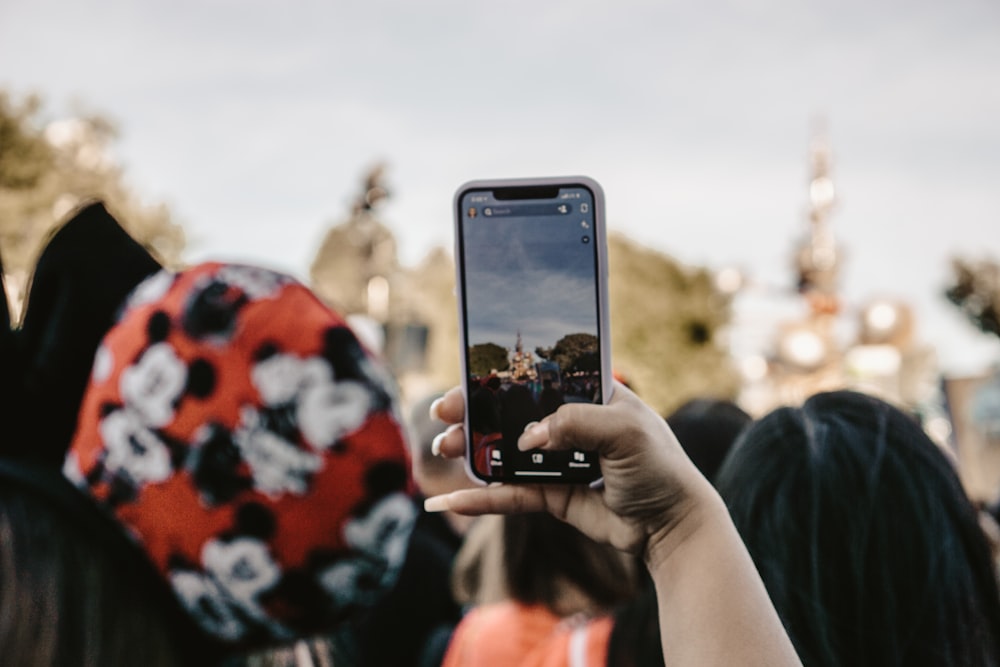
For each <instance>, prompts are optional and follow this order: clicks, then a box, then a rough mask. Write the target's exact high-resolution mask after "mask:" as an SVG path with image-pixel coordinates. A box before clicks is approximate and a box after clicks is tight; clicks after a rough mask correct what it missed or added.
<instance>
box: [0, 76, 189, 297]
mask: <svg viewBox="0 0 1000 667" xmlns="http://www.w3.org/2000/svg"><path fill="white" fill-rule="evenodd" d="M116 138H117V130H116V128H115V126H114V124H113V123H112V122H111V121H110V120H108V119H107V118H105V117H104V116H102V115H100V114H95V113H87V112H80V113H77V114H75V115H74V116H73V117H70V118H67V119H63V120H56V121H47V120H46V118H45V114H44V108H43V104H42V101H41V99H40V98H38V97H37V96H29V97H27V98H25V99H24V100H21V101H19V102H18V101H14V100H13V98H12V97H11V96H10V95H8V94H6V93H4V92H2V91H0V252H2V257H3V265H4V270H5V272H6V273H7V278H8V280H9V281H10V282H9V285H8V290H9V291H11V292H13V294H12V296H13V297H14V298H13V300H14V302H15V303H14V306H15V309H16V308H17V307H18V302H19V301H20V298H22V297H23V293H21V294H19V293H18V292H19V291H23V288H24V285H25V284H26V283H27V281H28V276H29V275H30V273H31V270H32V268H33V266H34V262H35V259H36V257H37V255H38V253H39V251H40V250H41V248H42V246H43V244H44V243H45V242H46V240H47V239H48V237H49V235H50V234H51V233H52V231H53V230H54V229H55V228H56V227H58V226H59V225H61V224H62V223H63V222H64V221H65V220H66V219H67V218H68V216H69V215H70V214H71V213H72V211H73V210H75V209H76V208H77V207H78V206H79V205H81V204H84V203H87V202H88V201H91V200H94V199H100V200H103V201H104V202H105V204H106V205H107V207H108V209H109V210H110V211H111V212H112V214H114V215H115V217H116V218H118V220H119V222H120V223H121V224H122V226H123V227H125V229H127V230H128V232H129V233H130V234H131V235H132V236H133V237H134V238H135V239H136V240H137V241H139V243H141V244H143V245H144V246H145V247H146V248H147V249H149V250H150V252H152V253H153V255H154V256H155V257H156V258H157V259H158V260H159V261H161V262H162V263H164V264H165V265H168V266H175V265H177V264H179V263H180V255H181V253H182V251H183V250H184V246H185V242H186V241H185V236H184V231H183V229H182V228H181V227H180V225H178V224H177V223H175V222H174V221H173V217H172V216H171V214H170V211H169V210H168V208H167V207H166V205H164V204H158V203H154V204H145V203H143V202H142V201H140V199H139V197H138V196H137V195H136V194H135V193H134V192H133V191H132V190H131V189H130V188H129V186H128V185H127V184H126V182H125V177H124V171H123V169H122V168H121V167H120V166H119V165H118V164H117V163H116V162H115V161H114V160H113V159H112V157H111V153H110V147H111V145H112V143H113V142H114V140H115V139H116Z"/></svg>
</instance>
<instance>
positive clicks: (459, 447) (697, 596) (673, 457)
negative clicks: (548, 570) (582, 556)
mask: <svg viewBox="0 0 1000 667" xmlns="http://www.w3.org/2000/svg"><path fill="white" fill-rule="evenodd" d="M433 412H434V413H435V414H436V415H438V416H439V417H441V418H442V419H443V420H444V421H446V422H448V423H452V424H459V423H461V421H462V417H463V414H464V400H463V398H462V393H461V390H460V389H452V390H451V391H449V392H448V393H447V394H445V396H444V398H443V399H441V400H440V401H438V402H437V403H435V404H434V407H433ZM464 439H465V435H464V433H463V432H462V429H461V428H460V427H459V428H455V429H453V430H449V431H448V432H447V434H446V435H445V436H444V437H443V438H442V439H441V440H440V447H439V449H440V451H441V453H442V454H443V455H445V456H449V457H459V456H462V455H463V453H464V450H465V445H464ZM518 448H519V449H520V450H522V451H525V450H530V449H534V448H541V449H543V450H549V451H555V450H566V449H570V448H579V449H582V450H585V451H593V452H597V453H598V454H599V456H600V462H601V470H602V472H603V475H604V484H603V488H600V489H597V488H589V487H580V486H572V485H533V484H525V485H522V484H516V485H515V484H499V485H492V486H488V487H482V488H476V489H465V490H460V491H455V492H452V493H450V494H446V495H444V496H436V497H433V498H429V499H428V500H427V501H426V502H425V505H426V506H427V508H428V509H430V510H437V511H440V510H446V509H447V510H452V511H457V512H461V513H464V514H470V515H481V514H490V513H501V514H520V513H525V512H541V511H547V512H549V513H551V514H553V515H554V516H556V517H557V518H559V519H562V520H563V521H566V522H567V523H569V524H571V525H573V526H575V527H576V528H578V529H579V530H581V531H582V532H583V533H585V534H586V535H588V536H589V537H590V538H591V539H594V540H596V541H600V542H604V543H608V544H610V545H612V546H614V547H615V548H617V549H619V550H621V551H624V552H626V553H629V554H632V555H634V556H637V557H639V558H641V559H642V561H643V562H644V563H645V566H646V569H647V570H648V572H649V575H650V577H651V578H652V580H653V584H654V587H655V590H656V594H657V607H658V619H659V626H660V634H661V652H663V651H668V652H669V655H670V662H671V664H672V665H680V666H688V665H690V666H695V665H697V666H699V667H700V666H703V665H732V664H741V665H761V666H763V665H767V666H768V667H775V666H781V665H798V664H801V663H800V662H799V660H798V658H797V656H796V654H795V651H794V648H793V647H792V644H791V642H790V641H789V639H788V635H787V633H786V632H785V630H784V628H783V627H782V624H781V620H780V619H779V617H778V615H777V613H776V612H775V609H774V606H773V605H772V604H771V601H770V599H769V598H768V596H767V591H766V589H765V588H764V585H763V583H762V581H761V579H760V576H759V575H758V573H757V571H756V569H755V568H754V565H753V561H752V560H751V559H750V556H749V554H748V553H747V550H746V547H745V546H744V545H743V542H742V541H741V540H740V537H739V534H738V533H737V531H736V529H735V527H734V525H733V523H732V520H731V519H730V517H729V513H728V512H727V510H726V506H725V504H724V503H723V502H722V499H721V498H720V497H719V495H718V494H717V493H716V491H715V490H714V489H713V487H712V486H711V484H709V483H708V481H707V480H706V479H705V477H704V476H703V475H702V474H700V473H699V472H698V469H697V468H696V467H695V466H694V464H692V463H691V461H690V459H688V457H687V456H686V455H685V453H684V451H683V449H682V448H681V446H680V444H679V443H678V442H677V440H676V438H675V437H674V435H673V433H672V432H671V431H670V428H669V426H668V425H667V423H666V421H665V420H664V419H663V418H661V417H660V416H658V415H657V414H656V413H655V412H654V411H653V410H652V409H650V408H649V407H648V406H647V405H645V404H644V403H642V401H640V400H639V398H638V397H637V396H636V395H635V394H634V393H632V392H631V391H630V390H629V389H627V388H626V387H625V386H623V385H621V384H620V383H616V385H615V391H614V395H613V397H612V398H611V400H610V402H609V403H608V404H606V405H594V404H584V403H578V404H567V405H564V406H562V407H560V408H559V410H557V411H556V412H555V413H553V414H552V415H550V416H548V417H546V418H545V419H543V420H542V421H541V422H539V423H537V424H532V425H529V426H528V428H527V429H526V430H525V432H524V434H523V435H522V436H521V438H520V440H519V441H518Z"/></svg>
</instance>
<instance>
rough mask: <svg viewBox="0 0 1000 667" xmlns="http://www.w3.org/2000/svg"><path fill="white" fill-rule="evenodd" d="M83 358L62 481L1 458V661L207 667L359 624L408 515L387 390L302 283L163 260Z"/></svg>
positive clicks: (395, 553) (404, 460) (380, 372)
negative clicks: (83, 378)
mask: <svg viewBox="0 0 1000 667" xmlns="http://www.w3.org/2000/svg"><path fill="white" fill-rule="evenodd" d="M29 307H30V304H29ZM56 333H57V334H58V335H70V333H71V332H56ZM91 358H92V360H93V366H92V370H91V372H90V373H89V379H88V380H87V382H86V388H85V391H84V392H83V398H82V402H81V403H80V405H79V406H78V411H77V414H76V415H75V416H74V423H75V428H74V432H73V435H72V439H71V441H70V442H69V443H67V446H68V452H66V455H65V461H64V464H63V466H62V471H61V473H60V471H59V470H58V469H50V468H48V467H46V466H44V465H36V464H34V463H25V462H22V461H10V460H8V461H2V462H0V481H2V483H0V488H3V490H4V491H3V494H0V531H2V534H3V539H0V542H3V547H2V548H0V582H2V588H3V590H2V593H0V618H3V619H4V620H3V621H2V622H0V638H2V639H3V640H4V642H3V646H4V651H5V660H6V659H7V657H9V655H10V653H8V652H7V651H8V649H10V650H14V648H13V647H14V646H15V644H16V645H17V646H18V647H19V648H17V650H18V651H21V652H20V653H17V655H22V656H36V657H37V656H41V655H42V654H41V653H39V651H41V650H42V649H41V648H40V647H39V646H38V645H40V644H41V643H45V644H51V645H52V647H53V648H52V649H51V650H50V651H49V654H51V656H55V657H53V658H52V659H51V660H47V659H41V658H38V659H34V658H31V659H29V657H25V658H24V659H23V660H21V659H19V660H16V661H15V662H16V663H17V664H26V665H49V664H52V665H55V664H81V665H82V664H88V665H89V664H95V665H97V664H212V662H213V661H215V660H217V659H221V658H222V657H224V656H232V655H238V654H242V653H245V652H248V651H252V650H254V649H259V648H265V647H270V646H277V645H281V644H285V643H289V642H292V641H294V640H296V639H298V638H304V637H309V636H313V635H317V634H336V633H338V632H348V631H349V628H350V626H351V624H352V622H353V621H354V620H355V619H357V618H358V617H359V616H360V615H361V614H362V612H363V611H364V610H366V609H368V608H370V607H371V606H372V604H374V602H375V601H376V600H377V599H378V598H379V596H380V595H381V594H382V592H383V591H384V590H386V589H387V588H389V587H390V586H391V585H392V583H393V582H394V580H395V577H396V576H397V574H398V570H399V568H400V567H401V565H402V562H403V560H404V557H405V551H406V544H407V539H408V536H409V531H410V528H411V526H412V523H413V519H414V517H415V509H414V507H413V504H412V502H411V501H410V499H409V497H408V493H409V491H410V490H411V489H410V487H411V484H410V481H409V475H408V464H409V461H408V456H407V449H406V442H405V438H404V435H403V430H402V427H401V422H400V420H399V417H398V414H397V409H396V402H395V393H394V386H393V383H392V381H391V378H390V377H389V376H388V375H387V373H386V372H385V370H384V369H383V368H382V367H381V366H380V365H379V362H378V361H377V360H376V359H375V358H374V357H373V356H372V355H371V354H369V353H368V352H367V351H366V350H365V349H364V347H363V346H362V345H361V344H360V343H359V342H358V340H357V338H356V337H355V335H354V334H353V332H352V331H351V330H350V329H349V328H348V327H347V325H346V322H345V320H344V319H343V318H341V317H340V316H339V315H338V314H337V313H334V312H333V311H331V310H329V309H328V308H327V307H326V306H325V305H323V304H322V303H321V302H320V301H319V300H318V299H317V297H316V296H315V295H313V294H312V292H310V291H309V290H308V289H307V288H306V287H304V286H303V285H301V284H299V283H298V282H296V281H295V280H294V279H292V278H290V277H288V276H285V275H282V274H279V273H275V272H272V271H269V270H266V269H261V268H257V267H250V266H241V265H235V264H222V263H206V264H201V265H198V266H195V267H193V268H190V269H187V270H185V271H181V272H177V273H174V272H170V271H162V272H158V273H155V274H153V275H152V276H151V277H149V278H148V279H146V280H145V281H144V282H142V283H141V284H140V285H139V286H138V287H137V288H136V289H135V291H133V292H132V293H131V295H130V296H129V297H128V299H127V300H126V302H125V303H124V305H123V306H122V307H121V310H120V315H119V316H118V318H117V320H116V321H115V323H114V324H113V325H112V326H111V327H110V329H109V330H107V332H106V335H104V337H103V338H102V339H100V342H99V346H98V348H97V352H96V355H94V354H93V350H91ZM46 531H47V532H46ZM46 551H47V553H43V552H46ZM27 561H32V562H31V563H29V564H28V565H25V563H26V562H27ZM28 573H35V574H33V575H32V576H29V575H28ZM14 580H17V581H16V584H17V585H11V586H8V585H7V584H9V583H11V582H12V581H14ZM26 598H30V599H32V600H34V604H32V605H26V604H23V602H19V601H23V600H24V599H26ZM40 625H45V626H46V628H48V629H51V633H50V634H49V635H45V637H46V641H45V642H41V641H40V639H39V636H40V635H39V633H38V632H36V630H37V628H38V627H39V626H40ZM50 639H51V640H52V641H51V642H50V641H48V640H50ZM8 640H9V641H8ZM15 640H16V641H15ZM160 649H162V650H160ZM151 655H152V656H154V657H152V658H149V659H148V660H147V657H148V656H151ZM157 655H158V656H159V657H156V656H157ZM93 656H99V657H96V658H95V657H93ZM42 657H44V656H42ZM173 657H178V658H179V660H178V661H177V662H173V661H172V659H173Z"/></svg>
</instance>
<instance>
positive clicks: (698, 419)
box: [666, 398, 753, 482]
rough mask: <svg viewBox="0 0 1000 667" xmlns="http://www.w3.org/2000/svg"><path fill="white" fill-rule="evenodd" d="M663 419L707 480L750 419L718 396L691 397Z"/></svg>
mask: <svg viewBox="0 0 1000 667" xmlns="http://www.w3.org/2000/svg"><path fill="white" fill-rule="evenodd" d="M666 419H667V424H669V425H670V430H671V431H673V432H674V435H675V436H677V440H678V441H679V442H680V443H681V447H683V448H684V452H685V453H686V454H687V455H688V457H689V458H690V459H691V462H692V463H694V464H695V466H697V468H698V470H700V471H701V474H703V475H704V476H705V478H706V479H708V481H710V482H713V481H714V480H715V476H716V474H718V472H719V468H720V467H721V466H722V462H723V461H724V460H725V458H726V455H727V454H728V453H729V450H730V449H731V448H732V446H733V443H734V442H736V438H737V437H738V436H739V435H740V433H741V432H742V431H743V430H744V429H745V428H746V427H747V426H749V425H750V423H751V422H753V418H752V417H751V416H750V415H748V414H747V413H746V411H744V410H743V408H741V407H740V406H739V405H737V404H736V403H734V402H733V401H730V400H727V399H720V398H693V399H691V400H689V401H687V402H685V403H684V404H682V405H681V406H680V407H679V408H677V409H676V410H674V411H673V412H672V413H670V414H669V415H668V416H667V418H666Z"/></svg>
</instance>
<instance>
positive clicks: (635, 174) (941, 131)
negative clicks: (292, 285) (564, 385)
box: [0, 0, 1000, 496]
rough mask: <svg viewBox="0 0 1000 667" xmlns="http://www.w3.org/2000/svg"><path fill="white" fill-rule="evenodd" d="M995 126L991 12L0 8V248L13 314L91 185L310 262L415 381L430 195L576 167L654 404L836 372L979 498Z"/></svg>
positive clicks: (723, 0) (178, 250) (177, 253)
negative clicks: (954, 462) (605, 230)
mask: <svg viewBox="0 0 1000 667" xmlns="http://www.w3.org/2000/svg"><path fill="white" fill-rule="evenodd" d="M997 118H1000V5H998V4H997V3H996V2H994V1H993V0H956V1H955V2H951V3H940V2H929V1H926V0H917V1H916V2H912V1H911V2H906V3H904V2H902V1H900V0H890V1H889V2H882V3H875V4H873V3H869V2H861V1H860V0H846V1H844V2H839V3H818V2H790V1H789V0H757V1H754V2H750V1H749V0H708V1H707V2H702V3H680V2H648V1H644V0H619V1H617V2H614V3H612V2H601V3H598V2H580V1H577V2H566V1H563V0H554V1H552V2H547V3H538V2H527V1H524V0H512V1H510V2H504V3H489V4H487V3H468V2H466V3H460V2H457V1H455V0H429V1H427V2H423V3H403V2H400V1H398V0H396V1H393V2H378V1H368V2H340V3H329V2H315V1H312V0H303V1H301V2H295V3H278V2H273V1H272V2H266V1H263V0H241V1H240V2H236V1H235V0H199V1H198V2H194V1H192V0H172V1H171V2H164V1H162V0H148V1H146V2H141V3H139V2H125V1H124V0H109V1H107V2H90V1H86V0H84V1H79V0H74V1H72V2H71V1H70V0H30V1H29V0H0V252H2V257H3V262H4V269H5V278H6V287H7V291H8V295H9V299H10V301H11V302H12V304H13V306H14V308H15V310H16V309H17V308H18V304H19V303H20V301H21V300H22V299H23V296H24V290H25V286H26V285H27V283H28V279H29V277H30V273H31V269H32V266H33V261H34V257H35V255H36V254H37V252H38V249H39V248H40V247H41V244H42V243H43V242H44V239H45V237H46V235H47V234H48V233H49V232H50V231H51V229H52V228H53V227H55V226H57V225H58V224H59V223H60V222H61V221H62V220H64V219H65V216H66V215H67V214H68V213H70V212H71V211H72V210H73V208H74V207H75V206H77V205H78V204H79V203H80V202H81V201H83V200H85V199H88V198H91V197H95V196H96V197H101V198H104V199H106V200H107V201H108V202H109V204H110V205H111V207H112V210H113V211H115V212H116V213H117V214H118V215H119V217H121V218H122V220H123V222H124V223H125V224H126V225H127V226H129V227H130V229H131V230H132V232H133V234H135V235H136V236H137V237H138V238H140V239H141V240H142V241H143V242H144V243H145V244H147V245H148V246H149V247H150V248H152V249H154V250H155V251H156V252H157V253H158V254H159V255H160V256H161V257H162V258H163V259H164V261H166V262H168V263H170V264H173V265H182V264H185V263H192V262H196V261H200V260H203V259H208V258H213V259H229V260H242V261H251V262H255V263H262V264H265V265H268V266H272V267H274V268H277V269H280V270H284V271H288V272H291V273H293V274H295V275H296V276H298V277H299V278H301V279H302V280H304V281H307V282H309V283H310V284H312V285H313V286H314V287H315V288H316V289H317V290H318V291H319V292H320V293H321V294H322V295H323V296H324V297H325V298H327V299H328V300H329V301H330V302H331V303H333V304H334V305H336V306H337V307H339V308H341V309H342V310H344V311H345V312H348V313H350V314H351V316H352V322H354V324H355V326H356V327H357V328H358V330H359V331H363V332H365V334H364V335H366V336H367V337H368V340H369V342H370V344H371V345H372V346H373V347H374V348H377V349H379V350H381V351H382V353H383V354H385V355H386V356H387V357H388V358H389V359H390V361H391V363H392V364H393V366H394V368H395V370H396V373H397V375H398V376H399V378H400V382H401V386H402V389H403V391H404V395H405V398H406V399H407V400H408V401H410V402H413V401H416V400H419V399H420V398H421V397H422V396H423V395H426V394H427V393H428V392H430V391H433V390H436V389H440V388H442V387H447V386H450V385H451V384H454V383H456V382H457V381H458V347H457V346H458V337H457V331H456V326H457V322H456V317H455V304H454V297H453V295H452V289H453V285H454V269H453V265H452V263H451V259H452V258H451V253H452V251H451V244H452V240H453V234H452V220H451V199H452V196H453V193H454V192H455V190H456V189H457V188H458V186H459V185H460V184H461V183H463V182H465V181H467V180H470V179H473V178H492V177H516V176H536V175H537V176H542V175H570V174H586V175H588V176H591V177H593V178H596V179H597V180H598V181H599V182H601V183H602V184H603V186H604V189H605V192H606V196H607V203H608V222H609V228H610V231H611V232H612V239H611V272H612V275H611V292H612V299H611V300H612V323H613V324H612V330H613V346H614V347H613V349H614V364H615V367H616V370H617V372H618V373H619V374H620V376H621V377H622V378H623V379H625V380H626V381H627V382H629V383H630V384H631V385H632V386H633V387H634V388H635V389H636V390H637V391H638V392H639V393H640V394H641V395H642V396H643V397H644V398H646V400H648V401H649V402H650V403H651V404H653V405H654V407H656V408H657V409H658V410H660V411H661V412H663V413H664V414H665V413H666V412H668V411H669V410H670V409H672V408H673V407H676V406H677V405H679V404H680V403H681V402H682V401H683V400H685V399H686V398H689V397H691V396H695V395H718V396H728V397H735V398H737V399H738V400H739V401H740V402H741V404H742V405H743V406H745V407H746V408H747V410H748V411H750V412H751V413H752V414H759V413H761V412H762V411H764V410H767V409H769V408H770V407H773V406H774V405H777V404H781V403H794V402H797V401H799V400H801V399H802V398H803V397H804V396H806V395H808V394H809V393H811V392H813V391H816V390H819V389H823V388H831V387H838V386H852V387H856V388H860V389H863V390H866V391H871V392H873V393H878V394H880V395H882V396H885V397H887V398H889V399H890V400H894V401H896V402H898V403H901V404H904V405H905V406H907V407H908V408H910V409H911V410H912V411H913V412H914V413H915V414H916V415H918V416H919V417H920V418H921V419H922V420H923V421H924V423H925V426H926V427H927V428H928V431H929V432H931V433H932V434H933V435H934V436H935V437H936V438H937V439H938V441H939V442H941V443H942V445H943V446H948V447H951V448H953V449H954V450H955V451H956V453H957V454H959V459H960V461H961V463H962V467H963V476H964V478H965V479H966V482H967V484H968V485H969V486H970V490H971V491H972V493H973V494H974V495H976V494H979V495H983V496H985V495H989V494H992V493H993V490H994V489H996V488H998V487H1000V377H998V375H997V368H998V362H1000V325H998V319H997V308H998V307H1000V269H998V267H997V261H998V258H1000V231H998V230H1000V227H998V223H1000V187H998V185H1000V183H998V182H1000V157H998V156H1000V124H998V123H997ZM508 343H509V345H510V346H511V349H513V347H514V345H515V341H509V342H508Z"/></svg>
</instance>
